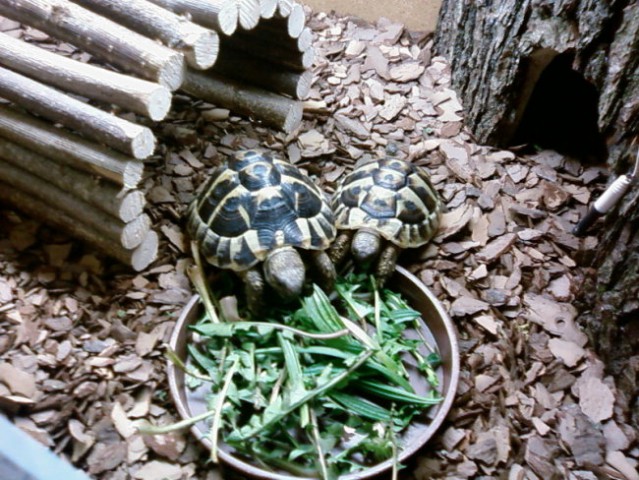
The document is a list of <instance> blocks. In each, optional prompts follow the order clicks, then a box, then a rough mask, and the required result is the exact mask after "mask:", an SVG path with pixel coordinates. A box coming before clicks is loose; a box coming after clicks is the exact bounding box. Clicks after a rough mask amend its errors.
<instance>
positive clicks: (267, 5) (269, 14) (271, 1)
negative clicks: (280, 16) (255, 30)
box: [260, 0, 277, 19]
mask: <svg viewBox="0 0 639 480" xmlns="http://www.w3.org/2000/svg"><path fill="white" fill-rule="evenodd" d="M276 11H277V0H260V17H262V18H266V19H268V18H273V16H274V15H275V12H276Z"/></svg>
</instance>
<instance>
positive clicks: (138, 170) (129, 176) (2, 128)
mask: <svg viewBox="0 0 639 480" xmlns="http://www.w3.org/2000/svg"><path fill="white" fill-rule="evenodd" d="M0 136H1V137H4V138H6V139H8V140H11V141H12V142H14V143H17V144H19V145H21V146H23V147H25V148H28V149H30V150H33V151H34V152H36V153H39V154H40V155H42V156H45V157H47V158H50V159H52V160H55V161H56V162H58V163H61V164H65V165H69V166H71V167H73V168H75V169H78V170H83V171H85V172H89V173H92V174H94V175H98V176H100V177H103V178H105V179H106V180H109V181H111V182H114V183H116V184H117V185H119V186H121V187H124V188H126V189H132V188H136V187H137V185H138V184H139V183H140V180H141V179H142V173H143V170H144V164H143V163H142V162H140V161H137V160H132V159H130V158H128V157H125V156H123V155H121V154H119V153H117V152H114V151H112V150H108V149H107V148H104V147H102V146H100V145H96V144H94V143H91V142H89V141H87V140H84V139H82V138H80V137H78V136H77V135H73V134H71V133H69V132H66V131H64V130H62V129H59V128H55V127H54V126H52V125H50V124H48V123H46V122H43V121H42V120H38V119H37V118H35V117H33V116H31V115H28V114H26V113H21V112H18V111H16V110H14V109H12V108H10V107H7V106H5V105H0Z"/></svg>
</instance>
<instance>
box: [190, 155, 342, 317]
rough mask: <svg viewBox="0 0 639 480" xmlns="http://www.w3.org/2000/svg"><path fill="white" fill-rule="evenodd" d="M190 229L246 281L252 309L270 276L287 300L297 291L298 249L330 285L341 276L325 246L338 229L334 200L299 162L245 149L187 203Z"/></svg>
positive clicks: (212, 257)
mask: <svg viewBox="0 0 639 480" xmlns="http://www.w3.org/2000/svg"><path fill="white" fill-rule="evenodd" d="M187 231H188V233H189V235H190V236H191V238H192V239H194V240H195V241H196V243H197V245H198V248H199V250H200V252H201V253H202V255H203V256H204V258H205V259H206V260H207V262H209V263H210V264H212V265H213V266H215V267H218V268H222V269H230V270H233V271H235V272H236V273H237V274H238V275H239V276H240V277H241V278H242V279H243V280H244V284H245V292H246V301H247V304H248V306H249V309H250V310H251V311H252V312H254V313H255V312H257V311H259V309H260V307H261V304H262V301H263V296H264V287H265V282H266V284H268V285H270V286H271V287H272V288H273V290H274V291H275V292H276V293H277V294H278V295H279V296H280V297H281V298H282V299H284V300H292V299H294V298H297V297H299V295H300V294H301V292H302V289H303V286H304V283H305V278H306V266H305V263H304V259H302V257H301V256H300V252H303V253H305V255H304V257H305V259H306V260H307V261H308V262H310V263H312V264H313V265H314V266H315V267H316V268H315V273H316V274H317V277H318V278H317V280H318V283H320V284H321V285H322V286H323V287H324V288H328V289H330V288H332V286H333V282H334V281H335V267H334V265H333V263H332V262H331V261H330V259H329V257H328V255H327V254H326V252H325V250H326V249H327V248H328V247H329V245H330V243H331V242H332V241H333V240H334V239H335V235H336V230H335V224H334V217H333V212H332V210H331V208H330V205H329V203H328V201H327V200H326V199H325V197H324V194H323V192H322V191H321V190H320V189H319V188H318V187H317V186H316V185H315V184H313V183H312V181H311V180H310V179H309V178H308V177H306V176H305V175H303V174H302V173H301V172H300V171H299V170H298V169H297V168H296V167H295V166H293V165H291V164H290V163H288V162H285V161H283V160H279V159H277V158H273V157H272V156H271V155H269V154H267V153H265V152H262V151H256V150H249V151H243V152H239V153H237V154H235V155H233V156H231V158H230V159H229V160H228V162H227V164H226V165H222V166H220V167H218V168H217V169H216V170H214V171H213V173H212V175H211V178H210V179H209V180H208V182H207V183H206V185H205V186H204V187H203V189H202V190H201V193H200V194H199V195H198V196H197V198H196V199H195V200H194V201H193V202H192V203H191V205H190V207H189V212H188V223H187Z"/></svg>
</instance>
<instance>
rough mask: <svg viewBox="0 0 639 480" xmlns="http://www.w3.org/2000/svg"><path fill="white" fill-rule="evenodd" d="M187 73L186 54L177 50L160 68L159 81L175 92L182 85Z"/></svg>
mask: <svg viewBox="0 0 639 480" xmlns="http://www.w3.org/2000/svg"><path fill="white" fill-rule="evenodd" d="M185 73H186V61H185V59H184V55H183V54H182V53H180V52H175V53H174V54H173V55H171V56H170V58H169V59H168V60H167V61H166V63H165V64H164V65H163V66H162V68H161V69H160V72H159V78H158V82H159V83H160V84H161V85H164V86H165V87H166V88H168V89H169V90H171V91H172V92H173V91H175V90H177V89H178V88H180V87H181V86H182V83H183V82H184V75H185Z"/></svg>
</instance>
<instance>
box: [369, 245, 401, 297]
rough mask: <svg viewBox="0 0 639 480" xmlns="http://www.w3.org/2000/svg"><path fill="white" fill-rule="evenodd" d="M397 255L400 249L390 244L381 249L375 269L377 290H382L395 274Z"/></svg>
mask: <svg viewBox="0 0 639 480" xmlns="http://www.w3.org/2000/svg"><path fill="white" fill-rule="evenodd" d="M399 253H400V249H399V248H398V247H397V246H396V245H393V244H392V243H388V244H387V245H386V246H385V247H384V248H383V250H382V253H381V254H380V255H379V261H378V262H377V269H376V271H375V276H376V277H377V286H378V287H379V288H382V287H383V286H384V284H385V283H386V281H387V280H388V279H389V278H390V277H391V276H392V275H393V273H394V272H395V264H396V263H397V258H398V257H399Z"/></svg>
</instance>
